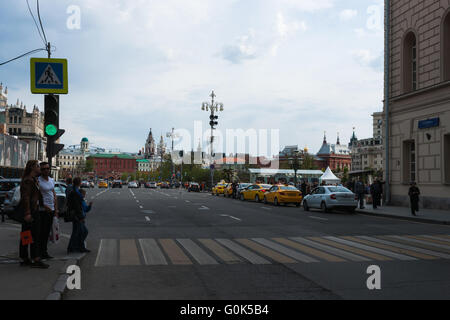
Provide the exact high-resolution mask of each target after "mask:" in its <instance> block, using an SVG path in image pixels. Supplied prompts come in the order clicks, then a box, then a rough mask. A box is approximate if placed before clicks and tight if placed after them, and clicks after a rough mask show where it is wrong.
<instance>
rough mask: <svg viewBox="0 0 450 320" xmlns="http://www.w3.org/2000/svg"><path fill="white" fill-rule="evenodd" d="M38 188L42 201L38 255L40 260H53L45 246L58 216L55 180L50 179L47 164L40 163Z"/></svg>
mask: <svg viewBox="0 0 450 320" xmlns="http://www.w3.org/2000/svg"><path fill="white" fill-rule="evenodd" d="M38 181H39V188H40V190H41V194H42V199H43V201H44V203H43V206H42V207H41V210H40V216H41V234H40V245H41V249H40V253H41V258H42V259H53V257H52V256H50V255H49V254H48V251H47V244H48V237H49V235H50V230H51V229H52V225H53V217H57V218H58V217H59V215H58V201H57V198H56V193H55V180H53V178H52V177H50V165H49V164H48V162H41V175H40V176H39V179H38Z"/></svg>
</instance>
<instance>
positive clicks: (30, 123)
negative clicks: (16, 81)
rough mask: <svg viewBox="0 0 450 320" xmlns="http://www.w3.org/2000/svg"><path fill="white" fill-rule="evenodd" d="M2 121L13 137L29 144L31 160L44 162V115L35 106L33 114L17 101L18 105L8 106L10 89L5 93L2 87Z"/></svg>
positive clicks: (0, 93) (0, 115)
mask: <svg viewBox="0 0 450 320" xmlns="http://www.w3.org/2000/svg"><path fill="white" fill-rule="evenodd" d="M0 120H1V122H3V124H4V128H3V130H4V131H5V133H8V134H9V135H11V136H16V137H17V138H18V139H20V140H22V141H25V142H27V143H28V145H29V148H28V152H29V159H30V160H39V161H44V160H45V158H46V153H45V148H46V145H47V140H46V138H45V136H44V113H42V112H40V111H39V109H38V107H36V106H34V107H33V110H32V111H31V112H27V107H26V106H24V104H23V103H20V102H19V100H17V102H16V104H14V105H8V89H7V88H6V89H5V90H4V91H3V86H2V85H0Z"/></svg>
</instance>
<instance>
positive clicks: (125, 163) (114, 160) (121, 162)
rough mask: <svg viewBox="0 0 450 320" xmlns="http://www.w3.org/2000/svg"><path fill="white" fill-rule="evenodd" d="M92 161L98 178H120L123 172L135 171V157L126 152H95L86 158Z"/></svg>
mask: <svg viewBox="0 0 450 320" xmlns="http://www.w3.org/2000/svg"><path fill="white" fill-rule="evenodd" d="M90 159H92V160H93V161H94V172H95V174H96V175H97V177H98V178H103V179H108V178H114V179H120V177H121V176H122V174H123V173H134V172H136V171H137V169H138V168H137V162H136V159H135V158H134V157H132V156H129V155H127V154H95V155H91V156H89V157H88V158H87V160H90Z"/></svg>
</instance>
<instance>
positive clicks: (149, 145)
mask: <svg viewBox="0 0 450 320" xmlns="http://www.w3.org/2000/svg"><path fill="white" fill-rule="evenodd" d="M144 149H145V150H144V157H145V158H146V159H151V158H153V157H154V156H155V154H156V143H155V139H153V134H152V129H151V128H150V132H149V134H148V137H147V141H146V142H145V147H144Z"/></svg>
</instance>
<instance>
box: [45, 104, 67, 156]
mask: <svg viewBox="0 0 450 320" xmlns="http://www.w3.org/2000/svg"><path fill="white" fill-rule="evenodd" d="M44 102H45V107H44V108H45V110H44V133H45V136H46V137H47V148H46V151H47V157H48V158H49V163H50V162H51V161H50V160H51V158H53V157H54V156H56V155H57V154H58V153H59V152H60V151H61V150H62V149H63V148H64V145H63V144H59V143H56V141H58V139H59V138H60V137H61V136H62V135H63V134H64V132H65V130H63V129H60V128H59V96H57V95H46V96H45V99H44Z"/></svg>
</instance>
